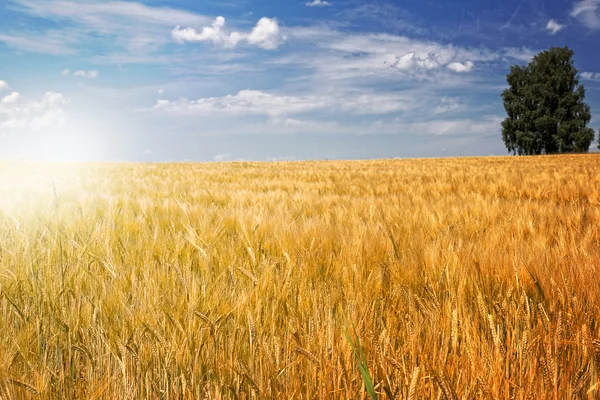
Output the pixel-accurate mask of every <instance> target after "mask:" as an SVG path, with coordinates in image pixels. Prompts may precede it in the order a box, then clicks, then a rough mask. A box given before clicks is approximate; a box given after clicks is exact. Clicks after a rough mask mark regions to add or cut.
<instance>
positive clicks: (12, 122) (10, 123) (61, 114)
mask: <svg viewBox="0 0 600 400" xmlns="http://www.w3.org/2000/svg"><path fill="white" fill-rule="evenodd" d="M67 102H68V100H67V99H65V97H64V96H63V95H62V94H60V93H53V92H48V93H46V94H45V95H43V96H42V97H41V98H40V99H37V100H30V99H26V98H23V97H22V96H21V95H20V94H19V93H18V92H13V93H11V94H9V95H7V96H5V97H3V98H2V99H1V100H0V136H7V135H9V134H12V133H15V132H18V131H20V130H23V129H30V130H46V129H51V128H56V127H61V126H62V125H63V124H64V122H65V119H66V114H65V111H64V110H63V107H64V105H65V104H67Z"/></svg>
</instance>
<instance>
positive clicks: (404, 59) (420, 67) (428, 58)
mask: <svg viewBox="0 0 600 400" xmlns="http://www.w3.org/2000/svg"><path fill="white" fill-rule="evenodd" d="M391 65H392V67H394V68H396V69H398V70H400V71H403V72H411V71H412V72H415V71H433V70H437V69H440V68H441V67H443V66H444V65H445V66H446V68H448V69H449V70H451V71H454V72H470V71H471V70H472V69H473V62H472V61H467V62H465V63H461V62H458V61H453V62H448V56H447V55H445V54H438V53H435V52H429V53H427V54H422V55H419V54H417V53H416V52H415V51H409V52H408V53H406V54H404V55H403V56H400V57H396V60H395V61H394V62H393V63H391Z"/></svg>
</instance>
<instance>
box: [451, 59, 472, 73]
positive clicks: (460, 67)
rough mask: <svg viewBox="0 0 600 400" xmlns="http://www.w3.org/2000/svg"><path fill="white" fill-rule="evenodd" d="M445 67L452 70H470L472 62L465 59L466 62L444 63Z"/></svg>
mask: <svg viewBox="0 0 600 400" xmlns="http://www.w3.org/2000/svg"><path fill="white" fill-rule="evenodd" d="M446 68H448V69H449V70H450V71H454V72H471V70H472V69H473V62H472V61H467V62H466V63H460V62H457V61H455V62H452V63H450V64H448V65H446Z"/></svg>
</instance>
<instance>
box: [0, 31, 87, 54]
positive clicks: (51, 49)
mask: <svg viewBox="0 0 600 400" xmlns="http://www.w3.org/2000/svg"><path fill="white" fill-rule="evenodd" d="M0 42H4V44H6V45H7V46H8V47H11V48H13V49H17V50H24V51H30V52H33V53H44V54H53V55H69V54H73V53H75V50H74V48H73V47H72V40H70V39H69V38H68V37H66V36H65V35H64V34H62V33H59V32H56V31H51V32H47V33H46V34H44V35H37V34H34V33H30V32H27V33H25V34H19V35H7V34H0Z"/></svg>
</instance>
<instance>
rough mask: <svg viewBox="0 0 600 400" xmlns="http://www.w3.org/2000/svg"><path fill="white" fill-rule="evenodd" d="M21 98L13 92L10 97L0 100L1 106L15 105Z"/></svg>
mask: <svg viewBox="0 0 600 400" xmlns="http://www.w3.org/2000/svg"><path fill="white" fill-rule="evenodd" d="M19 97H21V96H20V95H19V93H18V92H12V93H11V94H9V95H8V96H5V97H3V98H2V100H0V104H3V105H4V104H14V103H15V102H16V101H17V100H18V99H19Z"/></svg>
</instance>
